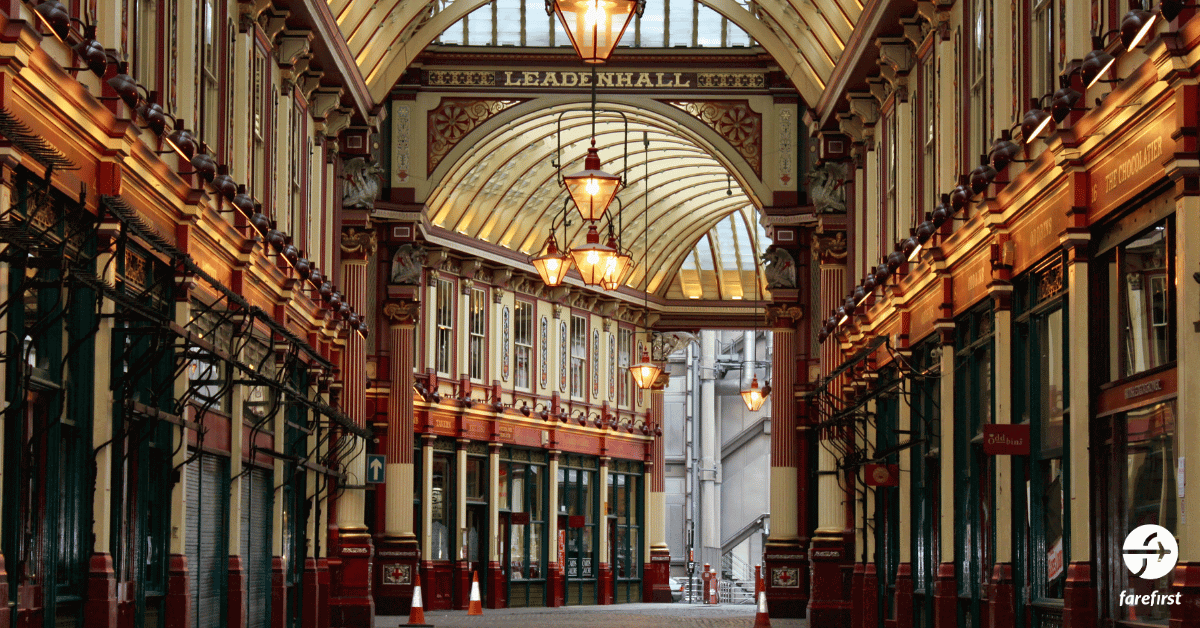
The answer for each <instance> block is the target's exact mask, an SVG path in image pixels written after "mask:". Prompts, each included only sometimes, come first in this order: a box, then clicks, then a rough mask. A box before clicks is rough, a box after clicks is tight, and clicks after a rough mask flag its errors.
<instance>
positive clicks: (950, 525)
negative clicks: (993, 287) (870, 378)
mask: <svg viewBox="0 0 1200 628" xmlns="http://www.w3.org/2000/svg"><path fill="white" fill-rule="evenodd" d="M937 327H938V329H939V330H940V331H942V332H943V333H942V346H941V352H942V354H941V373H942V375H941V380H940V383H941V400H942V401H941V414H942V420H941V433H940V435H939V437H938V454H939V461H940V462H941V473H940V475H941V481H940V482H939V483H938V484H939V485H940V486H941V489H942V490H941V504H940V505H941V511H942V512H941V513H940V523H939V525H938V536H939V538H940V540H941V542H940V543H939V545H940V548H939V549H940V558H939V562H942V563H950V562H953V560H954V544H955V538H954V478H955V477H956V476H957V474H956V472H955V469H954V438H955V436H954V344H953V343H951V342H947V340H948V339H949V338H948V337H953V334H954V322H953V321H939V322H938V323H937Z"/></svg>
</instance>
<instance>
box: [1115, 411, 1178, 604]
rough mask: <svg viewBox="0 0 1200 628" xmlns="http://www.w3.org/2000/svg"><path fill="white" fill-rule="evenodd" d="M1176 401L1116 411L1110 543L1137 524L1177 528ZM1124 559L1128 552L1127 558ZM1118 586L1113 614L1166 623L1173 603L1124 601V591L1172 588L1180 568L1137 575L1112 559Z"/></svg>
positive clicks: (1161, 592)
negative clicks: (1157, 575) (1149, 577)
mask: <svg viewBox="0 0 1200 628" xmlns="http://www.w3.org/2000/svg"><path fill="white" fill-rule="evenodd" d="M1175 423H1176V406H1175V401H1174V400H1171V401H1166V402H1162V403H1156V404H1152V405H1147V406H1143V407H1141V408H1137V409H1135V410H1130V411H1128V412H1123V413H1119V414H1116V415H1113V417H1112V419H1111V422H1110V425H1111V432H1110V433H1109V438H1108V439H1107V440H1108V443H1107V449H1108V451H1107V452H1106V453H1107V454H1108V455H1107V456H1106V457H1105V458H1106V459H1108V460H1111V461H1112V463H1113V464H1112V465H1111V467H1110V468H1109V470H1108V473H1107V483H1108V486H1107V489H1108V494H1109V495H1110V496H1111V497H1110V499H1109V504H1108V510H1107V513H1106V518H1107V519H1108V520H1109V521H1110V522H1111V527H1112V529H1111V534H1110V539H1109V541H1110V545H1112V546H1113V547H1118V548H1119V547H1121V544H1123V543H1124V539H1125V537H1126V536H1127V535H1128V534H1129V533H1130V532H1132V531H1133V530H1134V529H1135V528H1137V527H1138V526H1142V525H1147V524H1153V525H1158V526H1162V527H1164V528H1166V529H1167V530H1168V531H1170V532H1171V533H1172V534H1174V533H1175V532H1176V531H1177V524H1178V512H1177V509H1176V501H1175V500H1176V490H1177V487H1176V483H1175V461H1176V459H1177V458H1176V455H1177V452H1176V443H1175ZM1122 558H1123V557H1122ZM1110 569H1111V573H1110V575H1111V577H1112V581H1113V588H1112V590H1111V591H1109V596H1108V598H1109V612H1110V616H1111V617H1114V618H1118V619H1122V620H1126V619H1127V620H1133V621H1139V622H1143V623H1150V624H1158V625H1166V624H1167V623H1168V619H1169V616H1170V611H1171V608H1172V607H1171V606H1167V605H1162V604H1159V605H1136V604H1122V603H1121V597H1122V596H1121V594H1122V593H1124V594H1125V597H1126V598H1127V597H1128V596H1130V595H1149V594H1151V593H1153V592H1157V593H1158V594H1159V595H1165V594H1168V593H1170V588H1171V584H1172V582H1173V580H1174V570H1172V571H1171V572H1168V573H1167V574H1166V575H1165V576H1163V577H1161V578H1158V579H1156V580H1146V579H1143V578H1141V577H1139V576H1136V575H1134V573H1132V572H1131V571H1130V569H1128V568H1127V567H1126V565H1125V563H1124V561H1123V560H1116V561H1112V563H1111V567H1110Z"/></svg>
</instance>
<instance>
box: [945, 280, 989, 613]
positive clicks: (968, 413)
mask: <svg viewBox="0 0 1200 628" xmlns="http://www.w3.org/2000/svg"><path fill="white" fill-rule="evenodd" d="M955 328H956V329H955V331H956V337H955V348H956V349H957V352H956V353H955V364H954V367H955V373H954V388H955V390H954V417H955V430H954V436H955V456H954V459H955V466H956V472H957V473H956V478H955V527H956V530H955V538H956V539H959V542H957V543H955V548H956V549H955V559H956V560H955V563H956V565H957V570H958V574H957V576H958V594H959V599H960V603H959V624H960V625H966V624H968V622H969V623H970V625H972V626H978V625H980V621H981V620H982V618H983V613H984V611H985V610H986V609H985V608H984V604H983V598H984V596H985V594H986V591H987V586H988V581H989V579H990V578H991V572H992V561H993V560H994V557H993V554H992V547H993V541H994V530H993V522H992V513H993V512H994V511H995V505H994V499H993V486H992V484H993V478H994V477H995V476H994V474H995V469H994V466H993V465H994V460H993V459H992V457H990V456H986V455H984V453H983V447H982V444H983V426H984V425H986V424H988V423H991V422H992V421H993V419H992V417H993V414H992V412H993V410H992V408H993V404H994V399H993V396H994V395H993V392H992V391H993V390H994V385H995V378H994V373H993V370H994V351H993V342H994V339H993V330H994V320H993V312H992V306H991V302H990V301H989V302H985V303H984V304H982V305H981V306H979V307H976V308H974V309H972V310H971V311H968V312H966V313H965V314H963V315H962V316H960V317H959V318H958V319H957V320H956V321H955Z"/></svg>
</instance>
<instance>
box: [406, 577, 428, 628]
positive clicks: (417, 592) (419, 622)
mask: <svg viewBox="0 0 1200 628" xmlns="http://www.w3.org/2000/svg"><path fill="white" fill-rule="evenodd" d="M406 625H408V626H430V627H431V628H432V626H433V624H427V623H425V603H424V602H423V601H422V600H421V574H417V575H416V578H415V580H413V596H412V610H410V611H409V612H408V624H406Z"/></svg>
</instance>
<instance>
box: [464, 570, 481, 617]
mask: <svg viewBox="0 0 1200 628" xmlns="http://www.w3.org/2000/svg"><path fill="white" fill-rule="evenodd" d="M467 614H468V615H482V614H483V600H481V599H479V572H478V571H476V572H473V573H472V574H471V602H470V603H469V604H468V605H467Z"/></svg>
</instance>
